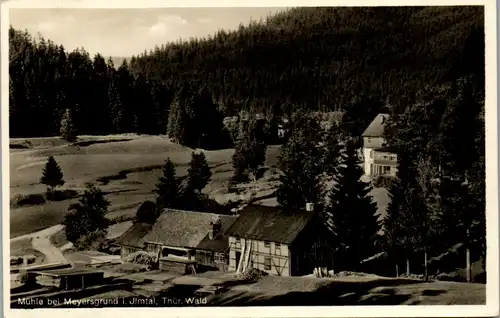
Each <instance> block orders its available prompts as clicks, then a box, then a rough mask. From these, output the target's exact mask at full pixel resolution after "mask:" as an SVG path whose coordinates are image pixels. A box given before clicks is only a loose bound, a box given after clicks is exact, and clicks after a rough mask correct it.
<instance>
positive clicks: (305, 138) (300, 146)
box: [277, 111, 325, 211]
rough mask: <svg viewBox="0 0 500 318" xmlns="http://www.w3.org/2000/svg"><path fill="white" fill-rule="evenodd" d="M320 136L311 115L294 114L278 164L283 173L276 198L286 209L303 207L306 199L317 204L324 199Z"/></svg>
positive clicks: (322, 154) (317, 123)
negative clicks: (289, 132) (288, 135)
mask: <svg viewBox="0 0 500 318" xmlns="http://www.w3.org/2000/svg"><path fill="white" fill-rule="evenodd" d="M321 135H322V134H321V130H320V127H319V122H318V120H316V118H314V116H312V115H311V114H307V113H306V112H304V111H299V112H297V113H295V114H294V115H293V118H292V120H291V135H290V138H288V140H287V142H286V143H285V144H284V145H283V147H282V151H281V154H280V158H279V164H278V166H279V168H280V170H281V171H282V175H281V177H280V186H279V188H278V192H277V197H278V202H279V203H280V205H281V206H283V207H285V208H289V209H287V210H290V211H292V210H294V209H301V208H304V206H305V204H306V203H308V202H310V203H315V204H317V205H321V204H322V202H323V197H324V191H323V189H324V184H322V177H323V173H324V171H325V167H324V166H323V164H324V160H323V158H324V152H323V148H322V147H321V146H320V143H321Z"/></svg>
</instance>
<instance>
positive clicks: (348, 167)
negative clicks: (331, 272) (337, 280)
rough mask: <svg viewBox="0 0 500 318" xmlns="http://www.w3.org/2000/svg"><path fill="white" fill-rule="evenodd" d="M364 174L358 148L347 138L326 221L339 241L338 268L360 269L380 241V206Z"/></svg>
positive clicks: (330, 197) (326, 209) (331, 191)
mask: <svg viewBox="0 0 500 318" xmlns="http://www.w3.org/2000/svg"><path fill="white" fill-rule="evenodd" d="M362 175H363V170H362V168H361V166H360V159H359V157H358V151H357V147H355V145H354V142H352V141H347V142H346V144H345V148H344V151H343V154H342V159H341V165H340V166H339V167H338V172H337V175H336V176H335V177H334V182H335V184H334V185H333V187H332V189H331V190H330V193H329V196H328V199H329V200H328V201H329V202H328V205H327V207H326V208H325V216H326V219H327V221H326V223H327V225H328V226H329V227H330V229H331V231H332V232H333V234H334V236H335V240H336V242H337V244H338V252H337V256H336V259H338V261H337V266H338V267H339V268H338V269H339V270H342V269H344V270H357V269H358V265H359V263H360V262H361V261H362V260H364V259H365V258H367V257H369V256H372V255H373V254H374V253H375V247H376V245H375V242H377V241H378V239H377V233H378V231H379V230H380V224H379V222H378V216H377V205H376V203H375V202H374V201H373V198H372V197H371V195H370V191H371V186H370V185H369V184H368V183H366V182H363V181H362V180H361V176H362Z"/></svg>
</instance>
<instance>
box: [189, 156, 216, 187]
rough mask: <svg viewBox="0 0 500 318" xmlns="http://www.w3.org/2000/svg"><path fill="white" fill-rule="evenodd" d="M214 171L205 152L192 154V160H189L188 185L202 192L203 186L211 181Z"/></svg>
mask: <svg viewBox="0 0 500 318" xmlns="http://www.w3.org/2000/svg"><path fill="white" fill-rule="evenodd" d="M211 177H212V172H211V171H210V167H209V166H208V163H207V158H206V157H205V154H204V153H203V152H200V153H195V152H193V153H192V154H191V161H190V162H189V169H188V177H187V178H188V180H187V183H188V185H187V187H188V188H189V189H190V190H192V191H195V192H197V193H200V192H201V190H203V188H205V186H206V185H207V184H208V183H209V182H210V178H211Z"/></svg>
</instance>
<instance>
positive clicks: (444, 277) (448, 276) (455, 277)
mask: <svg viewBox="0 0 500 318" xmlns="http://www.w3.org/2000/svg"><path fill="white" fill-rule="evenodd" d="M436 279H437V280H441V281H447V282H465V281H466V279H465V278H464V277H462V276H461V275H460V274H458V273H457V272H453V273H441V274H438V275H436Z"/></svg>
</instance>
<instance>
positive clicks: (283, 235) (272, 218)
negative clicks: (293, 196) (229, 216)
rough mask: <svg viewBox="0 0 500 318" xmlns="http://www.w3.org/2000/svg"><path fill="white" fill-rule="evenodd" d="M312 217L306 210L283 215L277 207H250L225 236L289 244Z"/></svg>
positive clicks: (312, 213)
mask: <svg viewBox="0 0 500 318" xmlns="http://www.w3.org/2000/svg"><path fill="white" fill-rule="evenodd" d="M314 215H315V213H314V212H312V211H306V210H296V211H294V212H293V213H285V212H284V211H283V210H282V209H281V208H277V207H267V206H258V205H250V206H248V207H246V208H245V209H244V210H243V211H242V212H241V214H240V216H239V217H238V219H237V220H236V221H235V222H234V223H233V225H232V226H231V227H230V228H229V229H228V230H227V231H226V235H228V236H236V237H241V238H248V239H255V240H261V241H270V242H279V243H284V244H291V243H293V241H294V240H295V238H296V237H297V235H298V234H299V233H300V232H301V231H302V230H303V229H304V227H305V226H306V225H307V224H308V223H309V221H310V220H311V219H312V217H313V216H314Z"/></svg>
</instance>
